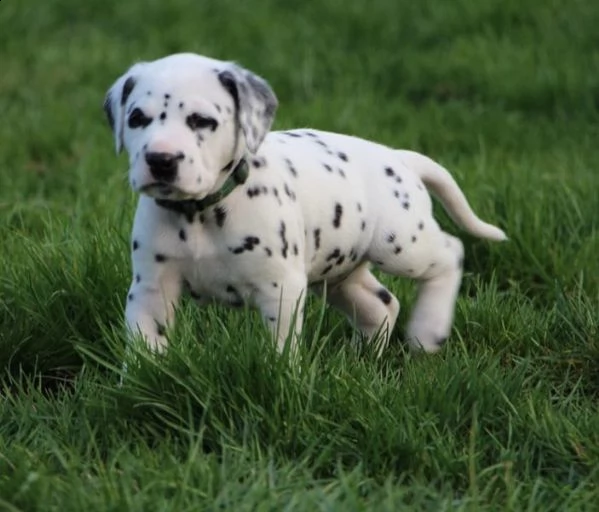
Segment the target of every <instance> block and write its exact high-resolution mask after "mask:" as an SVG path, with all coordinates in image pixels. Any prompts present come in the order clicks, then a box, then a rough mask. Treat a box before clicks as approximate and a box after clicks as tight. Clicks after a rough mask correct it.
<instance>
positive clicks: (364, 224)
mask: <svg viewBox="0 0 599 512" xmlns="http://www.w3.org/2000/svg"><path fill="white" fill-rule="evenodd" d="M360 229H361V230H362V231H364V230H365V229H366V221H365V220H363V221H362V225H361V226H360Z"/></svg>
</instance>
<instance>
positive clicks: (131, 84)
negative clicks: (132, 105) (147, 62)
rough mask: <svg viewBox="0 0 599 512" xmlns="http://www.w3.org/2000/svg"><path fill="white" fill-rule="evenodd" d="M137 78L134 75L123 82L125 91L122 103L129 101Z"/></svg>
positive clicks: (122, 94)
mask: <svg viewBox="0 0 599 512" xmlns="http://www.w3.org/2000/svg"><path fill="white" fill-rule="evenodd" d="M135 83H136V79H135V78H134V77H132V76H130V77H129V78H127V80H125V83H124V84H123V92H122V93H121V105H125V103H127V99H128V98H129V96H130V94H131V92H132V91H133V88H134V87H135Z"/></svg>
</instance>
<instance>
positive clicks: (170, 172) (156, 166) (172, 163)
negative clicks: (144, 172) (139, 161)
mask: <svg viewBox="0 0 599 512" xmlns="http://www.w3.org/2000/svg"><path fill="white" fill-rule="evenodd" d="M184 158H185V155H184V154H183V153H181V151H178V152H177V153H158V152H149V153H146V162H147V163H148V166H149V167H150V172H151V173H152V176H154V178H156V179H157V180H158V181H162V182H165V183H172V182H173V181H175V178H176V177H177V170H178V168H179V161H180V160H183V159H184Z"/></svg>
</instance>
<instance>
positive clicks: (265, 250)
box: [264, 247, 272, 258]
mask: <svg viewBox="0 0 599 512" xmlns="http://www.w3.org/2000/svg"><path fill="white" fill-rule="evenodd" d="M264 252H265V253H266V255H267V256H268V257H269V258H270V257H271V256H272V250H271V249H270V248H268V247H265V248H264Z"/></svg>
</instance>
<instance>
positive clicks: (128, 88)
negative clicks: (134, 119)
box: [104, 64, 142, 154]
mask: <svg viewBox="0 0 599 512" xmlns="http://www.w3.org/2000/svg"><path fill="white" fill-rule="evenodd" d="M141 66H142V64H135V65H134V66H133V67H132V68H131V69H129V71H127V73H125V74H124V75H123V76H121V77H119V78H118V80H117V81H116V82H115V83H114V84H112V86H111V87H110V89H108V92H107V93H106V97H105V98H104V112H105V113H106V117H107V118H108V124H109V125H110V129H111V130H112V131H113V133H114V142H115V148H116V152H117V154H118V153H120V152H121V150H122V148H123V129H124V127H125V105H126V104H127V98H129V95H130V94H131V92H132V91H133V89H134V88H135V84H136V83H137V78H136V73H137V72H138V71H139V68H140V67H141Z"/></svg>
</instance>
